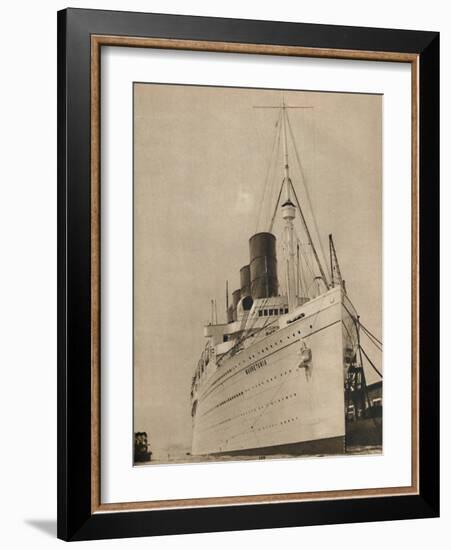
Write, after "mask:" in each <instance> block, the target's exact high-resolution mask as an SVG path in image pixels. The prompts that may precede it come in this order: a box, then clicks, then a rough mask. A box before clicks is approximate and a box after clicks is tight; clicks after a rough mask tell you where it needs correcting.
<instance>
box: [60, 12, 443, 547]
mask: <svg viewBox="0 0 451 550" xmlns="http://www.w3.org/2000/svg"><path fill="white" fill-rule="evenodd" d="M107 46H108V47H117V48H121V47H132V48H153V49H164V50H175V51H200V52H203V51H205V52H211V53H215V52H216V53H221V54H228V53H233V54H242V55H246V54H258V55H262V56H268V55H271V56H274V55H275V56H279V57H280V58H283V57H284V56H290V57H307V58H314V59H318V58H323V59H324V58H326V59H346V60H349V61H350V62H351V63H352V62H353V61H358V60H366V61H371V62H374V63H377V62H380V61H383V62H397V63H406V64H410V66H411V74H412V81H411V104H412V119H411V122H412V136H411V154H412V163H411V170H412V188H411V190H412V197H411V199H412V202H411V208H412V215H411V218H412V219H411V225H412V251H411V259H412V262H411V274H412V281H411V289H412V290H411V293H412V388H411V397H412V427H411V430H412V480H411V485H410V486H408V487H386V488H374V489H371V488H368V489H356V490H353V489H350V490H341V491H329V492H327V491H322V492H316V493H303V494H299V493H292V492H290V493H286V494H270V495H268V494H266V495H254V496H242V495H241V496H238V495H230V496H228V497H220V498H207V499H175V500H172V501H164V502H162V501H158V502H154V503H152V502H146V501H144V502H117V503H113V504H111V503H107V504H105V503H102V502H101V491H100V483H101V476H100V464H101V460H100V453H101V449H100V441H101V438H100V428H101V424H100V327H101V319H100V311H101V308H100V285H101V273H100V270H101V268H100V221H101V220H100V215H101V193H100V188H101V186H100V178H101V174H100V164H101V163H100V155H101V140H100V136H101V134H100V101H101V97H100V76H101V64H100V53H101V49H102V48H103V47H107ZM438 205H439V34H438V33H435V32H423V31H406V30H391V29H375V28H358V27H342V26H330V25H317V24H303V23H283V22H271V21H251V20H234V19H221V18H209V17H191V16H175V15H162V14H146V13H131V12H112V11H101V10H84V9H66V10H63V11H61V12H59V13H58V537H59V538H61V539H63V540H90V539H100V538H120V537H137V536H154V535H165V534H181V533H200V532H213V531H231V530H242V529H261V528H278V527H289V526H301V525H318V524H332V523H351V522H366V521H383V520H394V519H413V518H427V517H437V516H438V514H439V373H438V365H439V351H438V350H439V341H438V340H439V336H438V326H439V284H438V278H439V275H438V272H439V271H438V265H439V220H438Z"/></svg>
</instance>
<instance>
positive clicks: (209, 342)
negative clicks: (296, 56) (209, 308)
mask: <svg viewBox="0 0 451 550" xmlns="http://www.w3.org/2000/svg"><path fill="white" fill-rule="evenodd" d="M288 108H289V107H288V106H286V105H285V103H284V102H283V103H282V105H281V106H278V109H279V119H278V126H277V132H278V133H279V138H280V139H281V141H282V143H283V157H282V158H283V176H282V182H281V187H280V193H279V197H278V200H277V204H276V206H275V210H274V215H273V217H272V219H271V223H270V225H269V230H268V231H263V232H259V233H256V234H255V235H253V236H252V237H251V238H250V239H249V263H248V264H247V265H245V266H243V267H242V268H241V270H240V288H239V289H237V290H235V291H234V292H233V293H232V303H231V304H230V305H229V304H228V291H227V306H228V307H227V322H225V323H218V322H217V318H216V317H217V316H212V322H211V323H210V324H208V325H207V326H205V328H204V335H205V337H206V345H205V349H204V351H203V352H202V354H201V358H200V360H199V362H198V364H197V367H196V369H195V373H194V376H193V380H192V388H191V401H192V419H193V441H192V454H193V455H207V454H208V455H211V454H236V455H239V454H242V455H253V454H257V455H269V454H284V453H290V454H307V453H327V454H331V453H344V452H345V438H346V430H347V422H346V420H347V418H348V413H349V411H350V410H351V409H352V408H353V407H354V412H355V416H356V418H358V417H359V415H360V417H363V415H364V411H365V410H366V409H367V408H368V403H367V401H366V400H365V380H364V371H363V368H362V364H361V361H360V362H359V357H360V356H361V353H360V338H359V317H358V315H357V312H356V311H355V309H354V307H353V305H352V303H351V301H350V299H349V298H348V296H347V292H346V288H345V283H344V281H343V280H342V278H341V272H340V268H339V264H338V259H337V254H336V251H335V246H334V243H333V239H332V236H330V237H329V242H330V273H327V274H326V270H325V269H324V267H323V265H322V263H321V261H320V258H319V255H318V253H317V250H316V247H315V245H314V242H313V239H312V235H311V233H310V230H309V227H308V225H307V222H306V218H305V215H304V212H303V209H302V207H301V204H300V201H299V199H298V196H297V193H296V190H295V187H294V185H293V183H292V180H291V176H290V165H289V158H288V157H289V155H288V133H290V134H291V137H292V140H293V142H294V136H293V134H292V132H291V126H290V121H289V119H288V113H287V109H288ZM277 213H279V215H280V216H281V218H282V223H283V230H282V233H283V234H282V244H283V260H282V262H280V263H281V264H282V265H281V266H279V263H278V258H277V246H276V236H275V234H274V233H273V231H272V230H273V226H274V219H275V217H276V216H277ZM296 220H298V221H299V222H300V227H301V232H302V239H301V238H300V237H299V236H298V234H297V230H296V227H295V222H296ZM296 223H297V222H296ZM306 249H308V256H307V254H306ZM280 273H282V274H283V275H282V276H283V277H284V279H285V280H284V281H283V283H284V284H283V285H281V284H280V281H279V276H280ZM282 286H283V287H284V289H285V290H284V291H283V292H282V293H281V288H282ZM359 377H360V378H359ZM359 381H360V385H359ZM357 396H358V398H357ZM359 399H360V401H359Z"/></svg>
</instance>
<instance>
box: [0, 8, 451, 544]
mask: <svg viewBox="0 0 451 550" xmlns="http://www.w3.org/2000/svg"><path fill="white" fill-rule="evenodd" d="M70 5H71V6H72V7H86V8H88V7H89V8H101V9H118V10H120V9H126V10H133V11H153V12H165V13H180V14H184V13H185V14H192V15H210V16H217V17H240V18H248V19H250V18H254V19H269V20H271V19H275V20H285V21H303V22H311V23H326V24H345V25H358V26H379V27H392V28H411V29H425V30H435V31H440V32H441V33H442V35H441V48H442V50H441V56H442V61H441V64H442V75H441V87H442V91H441V94H442V106H441V109H442V110H441V115H442V129H441V133H442V151H443V152H447V151H449V148H450V147H451V142H450V129H449V122H450V116H449V115H450V107H449V102H445V101H444V98H448V97H450V95H451V82H450V71H449V66H450V61H451V55H450V51H451V18H450V16H449V15H448V11H447V9H446V4H445V3H442V2H439V1H438V0H430V1H429V2H428V4H427V5H426V4H425V3H424V2H421V1H419V0H411V1H410V2H409V4H408V9H406V7H405V6H406V4H404V3H399V4H396V3H393V2H391V1H389V0H379V2H377V3H372V4H370V3H363V2H359V1H357V0H343V2H339V3H336V2H334V1H333V0H323V1H322V2H321V3H306V4H303V5H300V4H298V3H294V2H289V0H279V2H277V3H274V2H267V1H265V0H260V1H259V2H247V3H243V2H240V1H237V0H228V2H227V3H226V2H222V3H216V4H215V3H211V2H207V1H206V0H190V2H183V1H182V0H166V1H165V2H163V1H162V0H155V1H152V2H150V1H141V2H138V1H136V0H134V1H133V0H131V1H128V2H124V1H122V2H121V1H118V0H109V1H100V0H99V1H97V2H93V1H90V0H85V1H84V2H79V1H76V0H72V2H71V3H70ZM66 6H67V4H66V3H65V2H61V1H57V0H49V1H48V2H46V3H45V4H40V5H36V4H35V3H33V2H31V1H29V0H27V1H24V2H21V3H18V4H13V3H9V4H8V5H7V6H5V7H4V8H3V10H2V13H3V16H2V20H3V21H4V24H3V28H2V46H3V47H2V49H1V53H0V56H1V67H2V86H1V87H0V128H1V131H0V150H1V151H2V155H1V162H0V251H1V258H2V269H1V270H0V312H1V313H0V335H1V336H0V342H1V346H0V365H1V381H2V383H1V385H0V418H1V435H2V438H1V441H2V446H1V448H2V453H1V455H0V456H1V458H0V464H1V466H0V487H1V498H0V517H1V518H2V521H1V523H2V527H3V528H2V533H1V539H2V541H3V542H2V546H4V547H5V548H27V547H33V548H34V549H40V548H46V549H47V548H53V547H55V546H56V545H62V544H63V543H62V542H61V541H58V540H56V539H55V536H56V11H57V10H58V9H62V8H64V7H66ZM442 159H443V160H442V197H441V202H442V206H441V209H442V212H443V216H442V235H443V238H442V245H441V246H442V280H443V281H445V280H446V279H447V278H449V276H450V273H449V269H450V250H451V246H450V242H449V236H450V234H451V221H450V216H446V217H445V215H444V214H445V213H446V212H447V206H448V205H449V204H450V190H449V186H446V185H445V182H448V181H449V178H450V175H451V174H450V163H449V155H445V154H443V153H442ZM441 303H442V314H441V315H442V329H441V333H442V340H443V341H445V336H447V335H448V333H449V330H450V313H449V310H450V309H451V303H450V291H449V286H448V287H445V286H443V288H442V291H441ZM442 351H443V353H446V350H442ZM443 359H444V360H443ZM447 359H448V358H447V356H446V355H444V357H443V358H442V363H445V361H446V363H447ZM431 368H438V365H432V366H431ZM449 384H450V375H449V370H448V369H447V368H446V369H443V370H442V396H443V397H445V395H444V388H447V387H449ZM450 403H451V401H450V400H449V399H446V401H445V399H444V398H442V440H441V441H442V464H447V462H448V461H449V458H450V425H449V418H450V417H451V410H450V409H451V406H450ZM449 489H450V474H449V469H447V468H443V470H442V493H443V494H442V518H440V519H434V520H421V521H405V522H387V523H383V524H381V523H376V524H362V525H344V526H343V525H338V526H328V527H309V528H296V529H283V530H269V531H255V532H250V531H249V532H240V533H219V534H207V535H189V536H177V537H162V538H159V539H152V540H150V539H134V540H132V539H130V540H125V541H124V540H122V541H101V542H98V543H84V547H94V544H97V545H103V546H105V545H107V546H108V547H109V546H111V547H116V548H121V549H122V548H132V547H141V548H142V547H144V546H146V545H149V544H152V545H153V548H157V549H162V548H165V549H166V548H170V549H173V548H184V549H186V548H196V549H198V550H202V549H204V548H205V549H207V548H211V547H212V546H214V547H215V548H217V549H222V548H224V549H225V548H230V546H235V547H244V546H246V545H252V546H254V547H257V548H272V547H274V546H275V545H277V546H278V547H279V548H283V547H287V548H290V547H298V546H300V544H301V542H302V545H303V547H307V548H308V547H309V546H316V547H327V545H332V544H333V545H334V548H349V545H350V544H351V543H352V541H360V543H359V544H362V543H363V544H364V546H365V549H366V550H371V549H373V548H374V549H376V548H381V547H384V546H386V545H387V546H394V545H396V544H403V545H405V546H407V545H408V546H409V548H410V549H417V548H418V549H423V548H425V547H427V545H428V544H430V542H431V541H432V540H434V542H436V541H437V542H438V540H439V539H441V538H443V539H444V538H445V537H447V538H449V534H450V527H449V524H450V520H451V497H450V491H449Z"/></svg>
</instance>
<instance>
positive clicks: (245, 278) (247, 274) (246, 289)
mask: <svg viewBox="0 0 451 550" xmlns="http://www.w3.org/2000/svg"><path fill="white" fill-rule="evenodd" d="M240 284H241V298H245V297H246V296H250V295H251V266H250V265H245V266H243V267H242V268H241V269H240Z"/></svg>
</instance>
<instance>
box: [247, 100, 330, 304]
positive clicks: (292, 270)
mask: <svg viewBox="0 0 451 550" xmlns="http://www.w3.org/2000/svg"><path fill="white" fill-rule="evenodd" d="M312 108H313V107H310V106H301V105H299V106H298V105H296V106H294V105H293V106H292V105H286V103H285V99H284V98H283V99H282V105H279V106H275V105H259V106H254V109H279V110H280V111H281V115H282V116H281V119H282V120H281V122H282V129H281V131H282V133H283V155H284V178H283V181H282V185H281V186H280V192H279V196H278V198H277V202H276V205H275V209H274V213H273V216H272V218H271V223H270V226H269V232H271V231H272V227H273V224H274V219H275V216H276V212H277V208H278V206H279V204H280V200H281V199H282V194H283V193H284V202H283V203H282V217H283V219H284V220H285V227H284V241H285V250H286V267H287V269H286V273H287V294H288V309H289V311H293V310H294V309H295V308H296V307H297V305H298V299H297V298H298V297H297V282H296V246H295V240H296V239H295V234H294V219H295V217H296V207H297V209H298V210H299V215H300V219H301V223H302V226H303V228H304V231H305V234H306V237H307V241H308V244H309V245H310V247H311V249H312V252H313V256H314V258H315V261H316V264H317V266H318V269H319V272H320V274H321V276H320V277H319V278H320V279H321V280H322V281H323V282H324V285H325V287H326V289H329V288H330V285H329V282H328V280H327V277H326V274H325V272H324V269H323V266H322V265H321V261H320V259H319V256H318V253H317V251H316V248H315V245H314V243H313V239H312V237H311V234H310V231H309V228H308V225H307V222H306V219H305V216H304V213H303V211H302V208H301V204H300V202H299V199H298V196H297V194H296V190H295V188H294V186H293V183H292V181H291V178H290V166H289V161H288V139H287V127H288V129H289V130H290V133H291V139H292V141H293V146H294V148H295V153H296V158H297V159H298V163H299V158H298V153H297V151H296V144H295V143H294V136H293V134H292V130H291V126H290V123H289V120H288V112H287V109H312ZM291 197H293V199H294V201H295V202H294V203H293V201H292V200H291Z"/></svg>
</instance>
